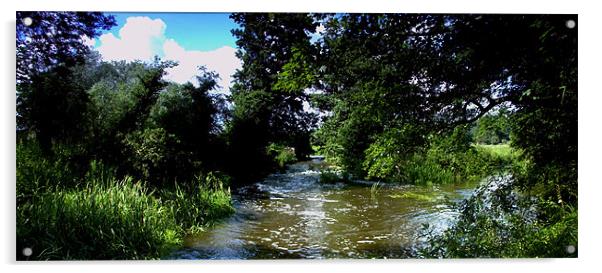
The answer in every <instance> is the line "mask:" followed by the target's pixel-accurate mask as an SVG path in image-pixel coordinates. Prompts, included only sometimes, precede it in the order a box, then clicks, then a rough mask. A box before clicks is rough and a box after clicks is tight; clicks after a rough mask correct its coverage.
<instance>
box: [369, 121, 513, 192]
mask: <svg viewBox="0 0 602 273" xmlns="http://www.w3.org/2000/svg"><path fill="white" fill-rule="evenodd" d="M410 129H411V128H409V129H404V130H393V131H390V132H388V133H385V134H383V135H382V136H380V137H379V138H378V140H377V141H376V142H374V143H373V144H372V145H371V146H370V147H369V148H368V149H367V150H366V160H365V161H364V164H363V165H364V168H365V170H366V171H367V173H368V178H369V179H378V180H381V181H387V182H401V183H409V184H419V185H428V184H446V183H457V182H475V181H478V180H481V179H483V178H485V177H486V176H488V175H491V174H493V173H495V172H497V171H501V170H503V169H504V168H505V167H506V166H509V165H510V164H511V162H512V161H513V159H514V157H513V154H512V152H511V150H510V148H509V147H508V146H504V147H505V148H497V147H495V146H492V147H495V148H491V147H481V146H478V147H472V146H471V145H470V136H469V134H468V131H467V129H466V128H457V129H456V130H454V131H453V132H451V134H450V135H449V136H446V137H435V136H432V137H430V138H429V143H428V145H427V148H423V149H421V148H416V147H412V144H411V143H413V142H415V141H414V140H416V139H417V137H416V136H413V134H412V130H410Z"/></svg>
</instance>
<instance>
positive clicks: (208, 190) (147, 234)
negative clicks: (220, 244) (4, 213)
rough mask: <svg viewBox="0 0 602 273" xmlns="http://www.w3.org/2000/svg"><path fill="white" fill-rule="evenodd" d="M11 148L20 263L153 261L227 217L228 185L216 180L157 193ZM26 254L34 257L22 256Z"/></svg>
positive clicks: (94, 167) (109, 173)
mask: <svg viewBox="0 0 602 273" xmlns="http://www.w3.org/2000/svg"><path fill="white" fill-rule="evenodd" d="M36 154H37V153H36V150H35V148H32V147H31V146H29V147H24V146H23V145H21V144H19V145H18V148H17V253H18V257H17V258H18V259H20V260H26V259H29V260H63V259H76V260H80V259H82V260H84V259H156V258H160V257H162V256H164V255H166V254H167V253H169V251H170V250H172V249H174V248H175V247H178V246H179V245H180V244H181V242H182V239H183V237H184V236H185V235H186V234H187V233H190V232H196V231H199V230H202V229H203V228H204V227H206V226H208V225H211V224H213V223H214V222H216V221H219V220H220V219H222V218H223V217H225V216H228V215H230V214H231V213H232V212H233V211H234V209H233V207H232V204H231V199H230V191H229V188H227V187H226V186H225V185H224V184H225V183H227V177H226V176H223V175H218V174H215V173H207V174H205V175H199V176H197V177H196V178H195V179H194V180H193V181H188V183H182V184H181V185H174V186H173V187H164V188H161V189H159V188H156V187H153V186H149V185H147V184H146V183H145V182H143V181H136V180H134V179H133V178H131V177H127V176H126V177H124V178H123V179H118V178H116V176H115V172H114V171H113V170H112V169H111V168H108V167H105V166H103V165H102V164H101V163H98V162H95V161H93V162H92V163H91V164H90V167H89V168H88V170H87V172H86V173H85V175H78V172H77V170H73V169H71V168H69V165H68V164H67V165H66V164H63V163H64V161H63V160H57V161H53V160H50V159H47V158H44V157H41V156H36ZM24 248H31V249H32V255H31V256H29V257H26V256H23V255H22V249H24Z"/></svg>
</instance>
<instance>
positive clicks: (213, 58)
mask: <svg viewBox="0 0 602 273" xmlns="http://www.w3.org/2000/svg"><path fill="white" fill-rule="evenodd" d="M163 52H164V53H165V56H164V58H165V59H166V60H173V61H177V62H178V66H176V67H173V68H170V69H168V70H167V75H166V79H167V80H171V81H174V82H178V83H184V82H188V81H190V82H192V83H194V84H196V76H197V75H198V67H199V66H205V67H206V68H207V69H208V70H210V71H215V72H217V73H218V74H219V76H220V81H219V82H218V84H219V85H220V87H221V89H220V90H221V91H222V92H226V91H228V90H229V87H230V82H231V81H232V74H234V72H235V71H236V69H238V68H240V67H241V62H240V60H239V59H238V58H236V55H235V53H236V49H234V48H232V47H229V46H223V47H220V48H218V49H216V50H212V51H196V50H186V49H184V48H183V47H182V46H180V45H179V44H178V43H177V42H176V41H174V40H172V39H169V40H167V41H165V43H164V44H163Z"/></svg>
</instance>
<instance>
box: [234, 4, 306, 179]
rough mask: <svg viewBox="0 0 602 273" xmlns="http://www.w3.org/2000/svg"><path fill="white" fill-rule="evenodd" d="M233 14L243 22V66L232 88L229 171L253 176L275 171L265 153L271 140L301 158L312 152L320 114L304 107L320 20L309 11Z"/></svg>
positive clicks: (238, 33) (240, 31)
mask: <svg viewBox="0 0 602 273" xmlns="http://www.w3.org/2000/svg"><path fill="white" fill-rule="evenodd" d="M230 18H231V19H233V20H234V22H236V23H238V24H239V26H240V27H239V28H237V29H234V30H232V34H233V35H234V36H235V37H236V38H237V42H236V44H237V46H238V47H239V49H240V50H239V51H238V52H237V56H238V57H239V58H240V59H241V60H242V61H243V65H242V68H241V69H239V70H237V72H236V73H235V74H234V78H235V82H234V86H233V87H232V88H231V91H232V100H233V104H234V109H233V115H232V116H233V117H232V122H231V123H230V124H229V129H228V132H229V133H228V136H229V137H228V142H229V143H230V147H229V150H230V153H229V158H232V159H233V161H232V164H231V166H230V170H229V171H230V173H232V175H233V176H235V178H244V179H245V180H248V178H249V177H250V176H251V177H252V176H261V175H264V174H266V173H268V172H269V171H270V170H271V169H273V167H274V165H273V164H271V159H270V158H268V157H266V155H265V150H266V148H267V146H268V145H269V144H270V143H279V144H282V145H286V146H289V147H293V148H294V149H295V153H296V156H297V158H298V159H304V158H306V157H307V156H308V155H309V153H310V152H311V146H310V143H309V137H310V132H311V130H312V129H313V126H314V124H315V114H312V113H308V112H306V111H304V109H303V102H304V101H306V99H305V96H306V95H305V93H304V90H305V89H306V88H309V87H310V86H309V85H310V84H311V82H312V81H313V79H314V77H313V74H314V73H315V72H314V71H313V70H312V69H311V67H312V65H313V62H311V59H312V57H313V55H312V54H313V51H314V49H313V48H312V47H311V46H310V42H309V41H310V37H309V35H308V33H312V32H313V31H314V30H315V27H316V26H317V24H316V23H315V22H313V20H312V18H311V17H310V16H309V15H308V14H274V13H234V14H232V15H231V16H230ZM249 181H252V180H249Z"/></svg>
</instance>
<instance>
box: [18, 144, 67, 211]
mask: <svg viewBox="0 0 602 273" xmlns="http://www.w3.org/2000/svg"><path fill="white" fill-rule="evenodd" d="M16 163H17V166H16V173H17V179H16V181H17V185H16V190H17V204H20V203H21V202H23V201H25V200H28V199H31V198H32V197H34V196H35V195H36V194H37V193H38V192H45V191H50V190H53V189H55V188H64V187H73V186H75V185H77V184H78V183H79V180H78V179H77V174H76V173H75V171H74V170H73V165H72V164H71V162H70V161H69V160H68V158H67V156H66V155H65V154H64V153H54V156H53V157H52V158H47V157H45V155H44V153H43V152H42V151H41V149H40V147H39V146H38V145H37V144H36V143H35V142H33V141H19V142H18V143H17V150H16Z"/></svg>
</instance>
